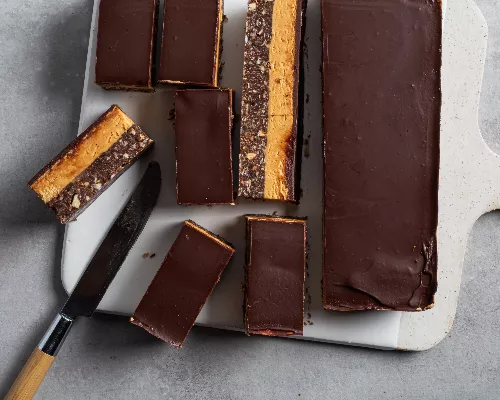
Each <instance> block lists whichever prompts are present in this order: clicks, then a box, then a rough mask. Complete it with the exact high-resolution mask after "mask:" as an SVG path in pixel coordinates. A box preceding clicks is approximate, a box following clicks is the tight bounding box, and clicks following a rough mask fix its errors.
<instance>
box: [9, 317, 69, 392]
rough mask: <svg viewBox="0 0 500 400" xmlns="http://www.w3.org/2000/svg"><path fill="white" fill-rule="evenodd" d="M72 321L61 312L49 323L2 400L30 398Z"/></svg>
mask: <svg viewBox="0 0 500 400" xmlns="http://www.w3.org/2000/svg"><path fill="white" fill-rule="evenodd" d="M73 322H74V318H70V317H68V316H66V315H63V314H61V313H59V314H57V317H56V318H55V319H54V321H52V324H50V327H49V329H47V332H45V335H44V336H43V338H42V340H41V341H40V343H39V344H38V347H36V348H35V350H34V351H33V353H31V356H30V358H29V359H28V361H26V364H24V367H23V369H22V371H21V372H20V373H19V375H18V376H17V378H16V380H15V381H14V383H13V384H12V387H11V388H10V390H9V393H7V396H6V397H5V399H4V400H25V399H32V398H33V396H34V395H35V393H36V391H37V389H38V387H39V386H40V384H41V383H42V381H43V378H45V375H46V374H47V371H48V370H49V368H50V366H51V365H52V363H53V362H54V360H55V358H56V355H57V352H58V351H59V349H60V347H61V346H62V344H63V343H64V339H65V338H66V336H67V334H68V333H69V331H70V329H71V327H72V325H73Z"/></svg>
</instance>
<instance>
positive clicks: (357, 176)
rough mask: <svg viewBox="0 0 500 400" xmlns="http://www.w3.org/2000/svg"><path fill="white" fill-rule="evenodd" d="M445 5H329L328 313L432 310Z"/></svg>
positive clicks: (339, 1)
mask: <svg viewBox="0 0 500 400" xmlns="http://www.w3.org/2000/svg"><path fill="white" fill-rule="evenodd" d="M441 18H442V15H441V5H440V2H439V1H434V0H372V1H367V0H352V1H349V2H347V1H344V0H322V32H323V107H324V135H325V143H324V153H325V154H324V155H325V160H324V170H325V177H324V179H325V180H324V207H325V214H324V246H325V248H324V266H323V305H324V308H325V309H329V310H364V309H390V310H403V311H419V310H423V309H426V308H429V307H432V305H433V300H434V293H435V291H436V287H437V282H436V278H437V275H436V274H437V242H436V229H437V219H438V175H439V129H440V106H441V91H440V83H441V77H440V68H441Z"/></svg>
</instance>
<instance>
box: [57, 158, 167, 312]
mask: <svg viewBox="0 0 500 400" xmlns="http://www.w3.org/2000/svg"><path fill="white" fill-rule="evenodd" d="M160 187H161V170H160V166H159V164H158V163H157V162H154V161H153V162H151V163H150V164H149V166H148V168H147V170H146V172H145V174H144V176H143V177H142V179H141V181H140V183H139V184H138V185H137V187H136V189H135V190H134V192H133V193H132V196H131V197H130V199H129V201H128V202H127V204H126V205H125V207H124V208H123V210H122V211H121V213H120V215H119V216H118V218H117V219H116V220H115V222H114V223H113V225H112V226H111V229H110V230H109V232H108V233H107V235H106V237H105V238H104V240H103V241H102V243H101V245H100V247H99V249H98V250H97V252H96V253H95V254H94V257H93V258H92V260H91V261H90V263H89V265H88V266H87V269H86V270H85V271H84V272H83V275H82V276H81V278H80V280H79V281H78V283H77V285H76V287H75V289H74V290H73V293H71V296H70V297H69V299H68V301H67V302H66V304H65V305H64V307H63V309H62V310H61V314H63V315H64V316H67V317H69V318H71V319H74V318H76V317H79V316H84V317H91V316H92V314H94V312H95V310H96V308H97V306H98V305H99V303H100V301H101V299H102V297H103V296H104V294H105V293H106V290H107V289H108V287H109V285H110V284H111V282H112V280H113V278H114V277H115V275H116V273H117V272H118V270H119V269H120V266H121V265H122V264H123V262H124V261H125V258H126V257H127V254H128V253H129V251H130V249H131V248H132V246H133V245H134V243H135V242H136V240H137V238H138V237H139V235H140V234H141V232H142V230H143V228H144V226H145V225H146V222H147V221H148V219H149V216H150V215H151V212H152V211H153V208H154V206H155V204H156V201H157V199H158V195H159V193H160Z"/></svg>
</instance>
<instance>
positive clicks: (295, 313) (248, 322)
mask: <svg viewBox="0 0 500 400" xmlns="http://www.w3.org/2000/svg"><path fill="white" fill-rule="evenodd" d="M246 220H247V221H246V222H247V266H246V286H245V290H246V295H245V328H246V332H247V334H260V335H266V336H288V335H302V332H303V324H304V280H305V256H306V221H305V220H301V219H290V218H279V217H266V216H247V217H246Z"/></svg>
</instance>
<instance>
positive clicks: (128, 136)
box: [28, 105, 153, 224]
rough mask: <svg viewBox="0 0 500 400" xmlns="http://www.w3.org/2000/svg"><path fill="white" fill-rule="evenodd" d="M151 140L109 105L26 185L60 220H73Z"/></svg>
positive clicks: (116, 108) (150, 143) (123, 114)
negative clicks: (107, 108) (106, 109)
mask: <svg viewBox="0 0 500 400" xmlns="http://www.w3.org/2000/svg"><path fill="white" fill-rule="evenodd" d="M152 144H153V141H152V140H151V139H150V138H149V137H148V136H147V135H146V134H145V133H144V132H143V131H142V130H141V128H139V127H138V126H137V125H135V123H134V121H132V120H131V119H130V118H129V117H128V116H127V115H126V114H125V113H124V112H123V111H122V110H121V109H120V108H119V107H118V106H116V105H113V106H111V108H109V110H108V111H106V112H105V113H104V114H103V115H101V116H100V117H99V119H98V120H97V121H95V122H94V123H93V124H92V125H91V126H90V127H89V128H87V130H86V131H85V132H83V133H82V134H81V135H80V136H78V137H77V138H76V139H75V140H73V142H71V143H70V144H69V145H68V146H67V147H66V148H65V149H64V150H62V151H61V152H60V153H59V154H58V155H57V156H56V157H55V158H54V159H53V160H52V161H51V162H50V163H49V164H48V165H46V166H45V167H44V168H43V169H42V170H41V171H40V172H38V174H36V175H35V177H34V178H33V179H31V180H30V181H29V183H28V185H29V186H30V187H31V189H33V190H34V191H35V192H36V194H37V195H38V197H40V198H41V199H42V200H43V202H44V203H45V204H47V205H48V206H49V207H50V208H51V209H52V210H53V211H54V212H55V213H56V216H57V218H58V219H59V221H60V222H61V223H63V224H64V223H66V222H69V221H73V220H75V219H76V217H78V215H80V213H82V212H83V211H84V210H85V209H86V208H87V207H88V206H89V205H90V204H91V203H92V202H93V201H94V200H95V199H96V198H97V197H99V196H100V195H101V193H103V192H104V191H105V190H106V189H107V188H108V186H109V185H111V183H113V182H114V181H115V180H116V179H117V178H118V177H119V176H120V175H121V174H122V173H123V172H124V171H125V170H126V169H127V168H128V167H130V165H132V164H133V163H134V161H135V160H136V159H137V158H138V157H139V156H140V155H141V154H142V153H143V152H144V151H145V150H146V149H147V148H148V147H150V146H151V145H152Z"/></svg>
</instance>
